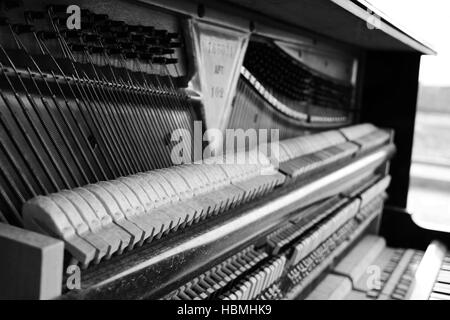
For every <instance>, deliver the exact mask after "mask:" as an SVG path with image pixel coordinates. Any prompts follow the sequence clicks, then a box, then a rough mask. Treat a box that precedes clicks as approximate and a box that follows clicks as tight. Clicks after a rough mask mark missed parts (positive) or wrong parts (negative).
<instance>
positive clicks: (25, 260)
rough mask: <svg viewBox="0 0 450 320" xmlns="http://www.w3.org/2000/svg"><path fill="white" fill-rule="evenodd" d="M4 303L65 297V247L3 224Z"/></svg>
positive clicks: (0, 274)
mask: <svg viewBox="0 0 450 320" xmlns="http://www.w3.org/2000/svg"><path fill="white" fill-rule="evenodd" d="M0 254H1V259H0V299H52V298H55V297H57V296H59V295H60V294H61V286H62V273H63V254H64V243H63V242H62V241H60V240H57V239H54V238H50V237H48V236H44V235H41V234H38V233H35V232H32V231H28V230H25V229H20V228H17V227H13V226H10V225H7V224H3V223H0Z"/></svg>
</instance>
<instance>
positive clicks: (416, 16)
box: [365, 0, 450, 232]
mask: <svg viewBox="0 0 450 320" xmlns="http://www.w3.org/2000/svg"><path fill="white" fill-rule="evenodd" d="M365 2H369V3H370V4H372V5H374V6H375V7H376V8H379V9H380V10H381V11H382V13H383V14H384V15H386V16H388V17H390V18H391V19H392V21H393V22H394V23H398V25H400V26H402V27H403V28H404V29H405V30H407V31H409V32H411V34H413V35H416V36H417V38H418V39H423V40H424V41H425V42H426V43H428V44H430V45H431V46H432V47H433V48H434V49H435V50H436V51H437V53H438V54H437V55H436V56H424V57H422V61H421V66H420V80H419V81H420V88H419V95H418V112H417V117H416V129H415V130H416V132H415V137H414V148H413V165H412V168H411V181H410V191H409V196H408V211H409V212H410V213H412V214H413V219H414V221H415V222H416V223H417V224H419V225H420V226H421V227H424V228H428V229H434V230H440V231H446V232H450V1H448V0H369V1H365Z"/></svg>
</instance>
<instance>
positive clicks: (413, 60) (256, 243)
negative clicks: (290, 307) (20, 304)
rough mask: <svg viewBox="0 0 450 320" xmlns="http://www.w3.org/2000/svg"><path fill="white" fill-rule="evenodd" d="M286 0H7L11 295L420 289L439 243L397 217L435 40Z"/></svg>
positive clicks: (3, 130) (353, 293) (0, 195)
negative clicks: (391, 237) (392, 224)
mask: <svg viewBox="0 0 450 320" xmlns="http://www.w3.org/2000/svg"><path fill="white" fill-rule="evenodd" d="M284 2H285V6H282V7H281V8H280V11H279V12H280V14H281V15H282V16H283V17H284V18H285V23H283V22H280V21H282V20H280V19H275V18H274V17H273V15H271V14H268V12H270V11H271V8H270V6H271V4H258V5H257V8H256V10H248V6H249V2H248V1H230V2H227V3H221V2H215V1H213V2H211V4H207V5H205V4H199V3H196V2H195V1H161V2H160V1H147V0H143V1H134V2H129V1H112V0H104V1H96V2H92V1H83V0H78V1H74V3H72V2H70V1H65V0H61V1H52V2H51V3H50V2H49V3H36V2H33V1H29V0H23V1H19V0H17V1H2V2H0V5H1V15H0V28H1V29H2V32H1V39H0V70H1V71H0V72H1V75H0V108H1V113H0V139H1V140H0V147H1V149H2V150H1V152H2V157H1V159H0V221H1V222H0V251H1V253H0V254H2V258H3V259H2V262H1V263H0V269H2V270H3V269H4V268H5V266H4V265H5V264H7V263H15V264H19V266H20V267H19V268H18V269H17V270H16V271H15V270H11V269H10V268H9V269H7V270H8V272H7V273H3V272H2V274H1V275H0V282H2V281H4V283H5V284H6V285H2V286H0V297H7V298H14V297H26V298H40V299H54V298H60V299H99V298H122V299H182V300H185V299H187V300H192V299H224V300H236V299H246V300H248V299H261V300H264V299H266V300H267V299H296V298H301V297H303V298H310V299H314V298H321V299H329V298H358V297H362V296H364V297H368V298H374V299H381V298H394V299H404V298H407V297H409V296H410V293H409V292H410V291H412V289H411V290H409V287H411V288H413V284H415V282H413V281H410V279H411V277H412V276H411V275H413V274H414V272H415V270H416V269H417V268H419V269H420V267H418V265H419V263H420V261H421V260H423V259H425V257H426V256H427V254H428V251H427V253H426V254H425V256H424V255H423V252H421V251H418V250H413V249H393V248H391V247H388V246H386V241H385V240H384V239H383V238H382V237H380V236H379V230H380V224H381V217H382V215H383V211H384V203H385V202H386V201H388V203H389V205H390V206H392V207H402V206H403V207H404V204H403V202H402V201H403V200H404V197H405V193H406V192H407V190H406V189H405V179H407V178H406V176H405V169H406V168H408V166H409V164H410V151H411V150H410V148H411V146H410V142H411V141H412V131H411V130H412V128H413V118H412V120H411V116H410V115H409V113H408V112H409V111H410V110H415V101H414V99H415V98H412V97H413V96H414V95H415V94H416V91H415V90H417V87H414V85H413V84H414V81H417V70H418V61H419V57H420V54H422V53H432V51H431V49H429V48H428V47H426V46H425V45H423V44H422V43H420V42H419V41H417V40H415V39H414V38H412V37H411V36H409V35H407V34H404V33H402V32H400V31H398V33H400V35H399V34H398V33H393V32H390V31H391V29H392V28H393V27H392V25H391V24H389V22H388V21H385V20H383V21H381V23H382V25H383V26H388V27H389V28H391V29H389V28H387V29H384V31H380V30H375V31H373V34H374V35H376V38H377V40H376V41H375V40H370V39H371V37H370V36H369V34H370V32H372V31H371V30H370V28H366V29H364V28H362V27H361V25H360V24H358V25H356V24H355V25H352V23H353V22H348V23H346V24H344V28H353V29H354V28H356V30H358V32H359V35H358V36H357V37H353V38H349V37H348V35H343V34H340V33H339V30H331V29H333V28H328V29H326V28H325V24H324V23H325V22H324V21H323V19H322V21H319V20H317V21H311V19H306V16H305V15H307V14H311V15H312V16H317V15H318V10H319V9H320V8H322V7H324V8H326V9H330V10H331V11H330V12H333V14H334V15H336V18H342V19H344V18H349V17H351V18H352V19H353V18H354V17H353V15H352V13H350V11H347V9H348V8H345V6H343V7H341V5H339V4H336V3H332V2H327V1H317V2H314V5H312V4H310V6H309V7H308V9H307V10H305V11H303V12H302V13H301V14H300V15H301V16H302V18H305V19H304V22H301V23H299V22H298V21H296V20H295V19H294V17H293V16H292V10H296V9H298V8H299V7H298V6H302V5H303V4H304V3H306V2H309V1H297V2H294V1H284ZM344 2H345V3H347V2H346V1H344ZM348 5H350V1H348ZM308 10H309V11H310V12H307V11H308ZM345 21H347V20H345ZM352 21H353V20H352ZM302 23H304V24H306V25H302ZM353 29H351V30H353ZM386 30H387V31H386ZM381 61H384V62H385V63H386V65H387V67H380V63H381ZM404 66H409V67H410V68H409V69H408V70H407V71H404V70H403V69H402V67H404ZM388 67H389V68H388ZM398 70H402V73H399V72H398ZM380 79H387V80H386V81H385V83H384V84H383V86H381V88H380V87H379V86H377V85H378V81H379V80H380ZM392 83H396V84H398V83H401V84H399V85H398V86H397V88H396V90H397V91H396V95H394V96H393V95H392V93H393V91H392V90H393V89H392V88H391V87H389V86H388V85H389V84H392ZM399 95H400V96H402V98H401V99H403V100H401V99H400V98H397V97H398V96H399ZM393 104H394V105H395V108H394V109H395V110H393V109H392V107H393ZM397 104H398V105H397ZM404 113H408V115H407V116H406V117H405V119H403V118H402V121H403V122H400V121H398V119H399V117H400V116H403V115H404ZM391 115H392V119H387V118H389V117H390V116H391ZM394 132H395V135H394ZM230 133H231V136H230ZM233 134H234V135H233ZM395 145H396V146H397V151H398V152H397V153H395V150H396V147H395ZM394 154H396V155H395V157H394V158H393V161H392V165H391V159H392V157H393V156H394ZM32 239H37V240H35V241H36V243H34V242H33V240H32ZM62 244H64V245H62ZM17 251H23V252H24V254H22V255H18V254H16V253H17ZM36 251H37V252H42V254H40V255H39V258H35V256H36V255H35V254H32V252H36ZM428 255H430V254H428ZM361 256H363V257H361ZM442 259H444V258H442ZM442 259H441V260H442ZM445 259H446V258H445ZM373 261H375V262H374V263H375V265H378V266H379V268H380V270H382V273H381V278H380V279H381V280H380V281H379V283H378V282H377V285H376V286H375V287H373V288H372V287H371V288H370V289H368V290H365V287H364V285H365V284H364V282H365V281H366V280H367V279H366V278H367V275H366V274H365V271H366V269H367V268H368V266H369V265H368V263H369V262H370V263H372V262H373ZM445 261H446V260H445ZM361 264H362V265H361ZM400 266H401V271H399V270H400V269H399V268H400ZM27 268H29V269H33V270H31V271H32V272H31V274H33V275H35V276H33V279H34V280H35V281H30V284H29V285H28V286H24V285H23V283H20V281H14V273H15V276H16V277H15V278H16V279H17V278H20V277H21V276H22V275H23V274H27V272H28V273H29V271H30V270H27ZM436 268H437V269H436V270H438V269H439V268H445V265H442V266H438V267H436ZM5 270H6V269H5ZM39 270H40V271H39ZM74 270H75V271H76V270H78V271H77V272H78V273H77V272H75V273H73V271H74ZM436 272H437V271H436ZM74 275H75V276H76V275H78V276H79V277H80V279H78V281H75V282H72V281H73V277H74ZM394 275H395V277H397V278H398V279H400V280H399V281H397V280H395V281H394V280H392V279H394V278H393V277H394ZM6 277H8V278H9V280H8V281H6V280H4V278H5V279H6ZM397 278H395V279H397ZM408 281H409V282H408ZM366 282H367V281H366ZM419 284H420V281H419ZM416 287H420V285H418V286H416ZM425 287H426V286H425ZM440 287H442V286H438V285H435V286H434V287H433V290H435V291H433V293H431V296H430V297H435V298H439V297H440V296H439V294H442V290H444V289H445V288H444V289H442V288H441V289H439V288H440ZM405 288H407V289H405ZM436 288H437V289H436ZM408 290H409V291H408ZM427 290H428V289H427ZM430 290H431V289H430ZM436 290H437V291H436ZM439 290H441V291H439ZM445 290H447V289H445ZM412 296H413V297H415V296H416V294H412Z"/></svg>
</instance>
